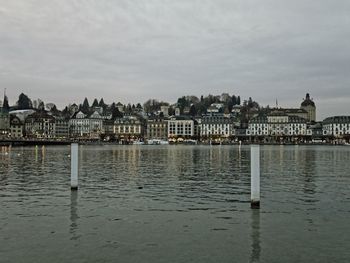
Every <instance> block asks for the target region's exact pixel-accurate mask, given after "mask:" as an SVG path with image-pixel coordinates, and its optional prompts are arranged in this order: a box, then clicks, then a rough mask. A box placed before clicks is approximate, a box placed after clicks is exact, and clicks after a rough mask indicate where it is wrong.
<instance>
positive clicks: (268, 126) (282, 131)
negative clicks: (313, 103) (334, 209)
mask: <svg viewBox="0 0 350 263" xmlns="http://www.w3.org/2000/svg"><path fill="white" fill-rule="evenodd" d="M247 135H251V136H307V135H312V132H311V131H310V130H309V129H307V121H306V119H304V118H300V117H298V116H289V115H287V114H283V113H281V112H275V113H271V114H268V115H265V116H264V115H263V116H257V117H255V118H253V119H251V120H250V122H249V126H248V130H247Z"/></svg>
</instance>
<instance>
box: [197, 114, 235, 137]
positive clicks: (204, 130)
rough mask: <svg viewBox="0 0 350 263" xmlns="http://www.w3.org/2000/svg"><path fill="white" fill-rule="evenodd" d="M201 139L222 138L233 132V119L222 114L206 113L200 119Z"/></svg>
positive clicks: (231, 134)
mask: <svg viewBox="0 0 350 263" xmlns="http://www.w3.org/2000/svg"><path fill="white" fill-rule="evenodd" d="M199 126H200V129H199V130H200V138H201V139H224V138H228V137H230V136H233V135H234V134H235V132H234V130H235V125H234V119H233V118H231V117H227V116H224V114H208V115H205V116H203V117H202V119H201V121H200V124H199Z"/></svg>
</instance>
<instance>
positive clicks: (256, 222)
mask: <svg viewBox="0 0 350 263" xmlns="http://www.w3.org/2000/svg"><path fill="white" fill-rule="evenodd" d="M251 231H252V232H251V240H252V246H251V254H250V261H249V262H260V254H261V246H260V210H259V209H251Z"/></svg>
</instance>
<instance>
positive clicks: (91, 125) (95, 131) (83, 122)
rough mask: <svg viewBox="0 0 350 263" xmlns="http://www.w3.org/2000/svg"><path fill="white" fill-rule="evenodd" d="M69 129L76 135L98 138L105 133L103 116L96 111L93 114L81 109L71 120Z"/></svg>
mask: <svg viewBox="0 0 350 263" xmlns="http://www.w3.org/2000/svg"><path fill="white" fill-rule="evenodd" d="M69 130H70V134H71V135H72V136H74V137H83V138H84V137H85V138H90V139H98V138H99V137H100V135H101V133H103V119H102V116H101V115H100V114H99V113H98V112H96V111H95V112H94V113H92V114H91V115H87V114H85V113H83V112H82V111H79V112H77V113H76V114H74V115H73V117H72V118H71V119H70V120H69Z"/></svg>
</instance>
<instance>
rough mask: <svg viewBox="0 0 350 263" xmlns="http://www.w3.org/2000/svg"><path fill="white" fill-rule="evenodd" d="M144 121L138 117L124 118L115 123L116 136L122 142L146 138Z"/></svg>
mask: <svg viewBox="0 0 350 263" xmlns="http://www.w3.org/2000/svg"><path fill="white" fill-rule="evenodd" d="M144 133H145V129H144V124H143V121H142V120H141V119H140V118H139V117H137V116H124V117H122V118H117V119H116V120H115V121H114V134H115V136H116V138H117V140H120V141H137V140H141V139H142V138H143V137H144Z"/></svg>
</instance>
